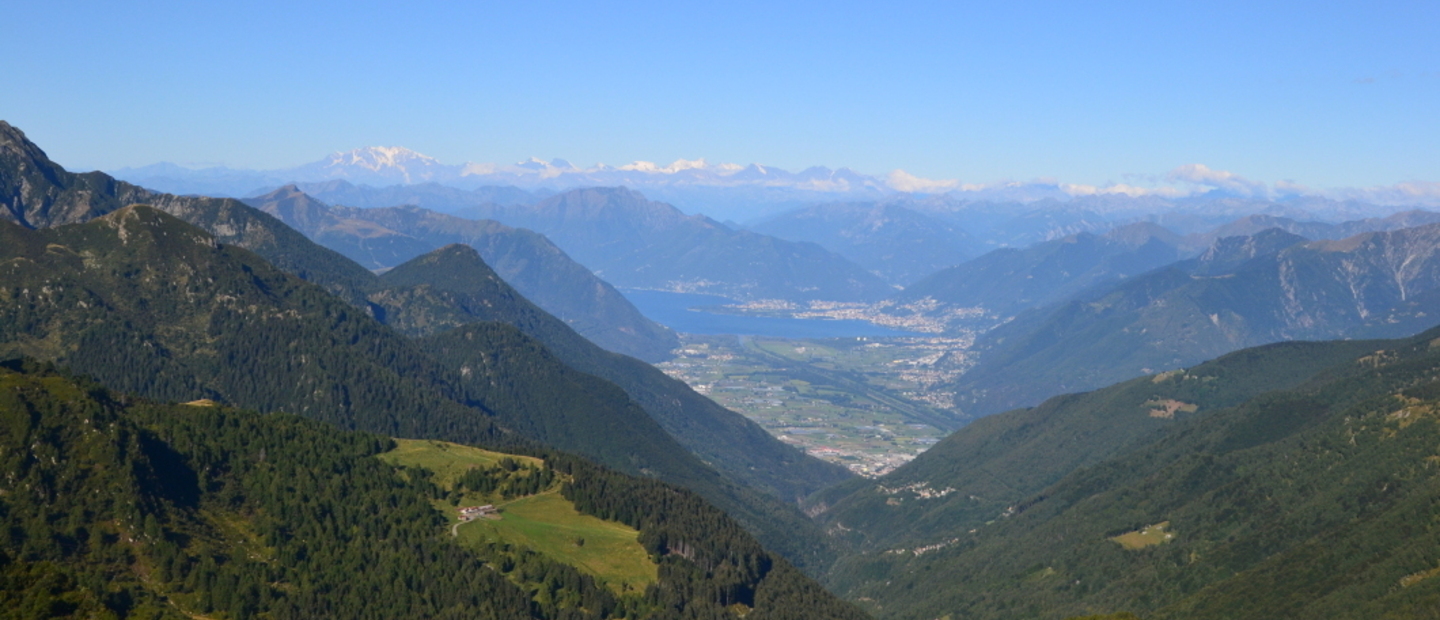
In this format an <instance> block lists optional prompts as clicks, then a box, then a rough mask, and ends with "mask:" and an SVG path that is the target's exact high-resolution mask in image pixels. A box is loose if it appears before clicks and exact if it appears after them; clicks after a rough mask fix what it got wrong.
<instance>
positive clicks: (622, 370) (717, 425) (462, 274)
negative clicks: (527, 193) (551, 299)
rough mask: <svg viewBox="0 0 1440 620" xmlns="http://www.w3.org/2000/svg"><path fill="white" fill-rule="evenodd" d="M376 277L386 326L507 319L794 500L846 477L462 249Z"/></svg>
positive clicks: (726, 463) (700, 447)
mask: <svg viewBox="0 0 1440 620" xmlns="http://www.w3.org/2000/svg"><path fill="white" fill-rule="evenodd" d="M380 280H381V283H382V284H383V285H385V286H387V287H388V288H386V289H382V290H380V291H378V292H377V293H375V294H374V295H372V297H371V298H372V300H374V301H375V302H377V303H380V304H382V305H384V306H385V307H387V308H393V310H391V311H389V312H392V314H391V315H390V316H388V317H387V322H389V323H390V324H392V325H395V326H396V327H398V328H400V329H402V330H406V331H409V332H411V333H415V334H436V332H437V331H438V330H441V329H446V328H449V327H452V326H458V325H461V324H466V323H471V322H474V321H477V320H489V321H504V322H506V323H510V324H513V325H516V326H517V327H519V328H520V330H521V331H524V332H525V333H526V334H529V335H530V336H532V337H534V338H535V339H537V340H539V341H540V342H542V343H544V344H545V346H546V347H547V348H549V349H550V350H551V351H553V352H554V354H555V355H556V357H558V358H560V359H561V360H564V361H565V363H567V364H569V365H571V366H573V367H574V368H576V369H577V370H580V371H582V372H587V373H590V374H593V375H595V376H598V377H601V378H604V379H606V380H608V381H610V382H612V383H614V384H615V385H618V386H620V387H621V388H622V389H624V390H625V392H626V393H627V394H628V395H629V396H630V398H632V399H634V400H635V402H637V403H639V404H640V405H641V406H642V407H644V408H645V410H646V411H648V412H649V413H650V415H651V416H652V417H653V418H655V420H656V421H658V422H659V423H660V425H661V426H663V427H664V428H665V429H666V430H667V431H668V432H669V433H670V434H671V435H673V436H674V437H675V438H676V439H677V440H679V441H680V442H681V443H682V444H684V445H685V446H686V447H687V448H689V449H690V450H691V451H693V452H695V454H697V455H699V456H700V457H701V458H702V459H703V460H705V461H706V462H707V463H709V464H711V466H713V467H715V468H717V469H719V470H720V471H722V472H724V473H725V474H726V475H727V476H730V477H731V478H733V479H735V480H738V481H741V482H743V483H745V484H748V485H751V486H754V487H756V488H759V489H762V490H765V491H768V492H770V493H773V494H775V495H777V496H779V497H782V498H786V499H798V498H801V497H804V496H806V495H809V494H810V493H813V492H815V491H817V490H819V489H820V488H822V487H823V486H825V485H828V484H833V483H835V482H839V481H841V480H844V479H846V478H849V477H850V474H849V472H848V471H846V470H844V468H841V467H839V466H837V465H831V464H829V463H825V462H823V461H820V460H818V459H815V458H812V457H809V456H807V455H805V454H804V453H802V452H801V451H799V450H798V449H796V448H794V447H792V446H789V445H787V444H784V443H781V442H780V441H779V440H777V439H775V438H774V437H773V436H772V435H770V434H769V433H767V432H766V431H765V430H764V429H762V428H760V426H759V425H757V424H755V423H754V422H751V421H750V420H748V419H746V418H744V417H743V416H741V415H739V414H737V413H735V412H733V411H730V410H728V409H725V408H724V407H721V406H720V405H717V404H716V403H715V402H714V401H712V400H710V399H708V398H705V397H704V396H701V395H700V394H698V393H696V392H695V391H694V390H692V389H690V387H689V386H687V385H685V384H684V383H682V382H680V381H677V380H675V379H672V378H670V377H668V376H666V375H665V374H664V373H663V372H661V371H659V370H657V369H656V368H654V367H653V366H650V365H649V364H645V363H643V362H640V361H639V360H636V359H633V358H629V357H625V356H621V355H616V354H613V353H610V352H607V351H603V350H601V349H600V348H599V347H596V346H594V345H593V344H591V343H590V342H588V341H586V340H585V339H583V338H579V337H577V336H576V334H575V333H574V332H573V331H571V330H570V329H568V328H566V327H565V326H564V325H563V324H561V323H560V322H559V321H558V320H556V319H555V317H552V316H550V315H548V314H546V313H544V312H542V311H540V310H539V309H538V308H535V307H534V306H533V305H532V304H530V303H529V302H528V301H526V300H525V299H524V298H523V297H520V296H519V295H515V294H514V293H513V291H512V290H510V289H509V288H508V287H505V286H504V284H503V282H500V280H499V278H498V277H496V276H495V275H494V274H493V272H491V271H490V270H489V269H488V268H487V267H486V266H485V263H484V262H483V261H481V260H480V257H479V256H478V255H476V253H475V252H474V251H473V250H471V249H469V248H466V247H465V246H458V245H457V246H449V247H446V248H441V249H440V250H436V251H435V252H431V253H430V254H427V255H425V256H422V257H419V258H416V259H415V260H412V261H410V262H408V263H406V264H404V265H401V266H399V267H396V268H395V269H393V270H391V271H389V272H387V273H385V275H383V276H381V278H380ZM507 291H508V292H507ZM392 296H393V297H403V298H394V299H392ZM432 299H438V300H437V301H431V300H432ZM452 308H458V309H461V312H455V311H452V310H450V309H452ZM447 338H449V336H447V335H446V334H436V335H434V336H432V337H431V338H429V339H428V340H427V341H428V342H434V343H435V344H436V345H445V350H446V351H450V353H448V354H447V355H444V356H441V357H440V358H439V359H441V360H455V359H458V358H457V357H456V356H457V355H458V356H461V357H463V355H462V354H463V353H464V351H463V350H461V349H456V348H455V347H454V346H453V343H452V344H447ZM451 370H453V371H456V372H459V370H460V366H459V365H458V364H452V368H451Z"/></svg>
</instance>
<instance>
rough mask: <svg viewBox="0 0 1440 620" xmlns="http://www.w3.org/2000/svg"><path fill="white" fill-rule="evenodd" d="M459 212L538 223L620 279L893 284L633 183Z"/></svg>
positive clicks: (875, 294) (779, 291) (768, 295)
mask: <svg viewBox="0 0 1440 620" xmlns="http://www.w3.org/2000/svg"><path fill="white" fill-rule="evenodd" d="M458 214H459V215H463V216H467V217H472V218H477V219H478V218H483V219H493V220H498V221H500V222H504V223H505V224H508V225H510V226H516V227H521V228H528V229H530V230H534V231H536V232H539V233H541V234H544V235H545V236H546V237H548V238H549V239H551V240H552V241H554V242H555V244H556V245H558V246H560V247H561V248H564V249H565V251H566V252H567V253H569V254H570V255H571V256H573V257H574V258H575V260H577V261H579V262H580V263H581V264H583V265H585V266H586V267H589V268H590V269H591V270H592V271H594V272H595V274H596V275H598V276H600V277H601V278H604V279H605V280H606V281H608V282H610V283H612V284H614V285H616V286H620V287H628V288H642V289H658V290H666V291H675V292H690V293H706V294H712V295H720V296H725V297H731V298H734V299H741V300H750V299H786V300H829V301H871V300H878V299H880V298H882V297H885V296H887V295H889V294H890V293H891V292H893V291H894V289H893V288H892V287H891V286H889V285H887V284H885V282H883V281H882V280H880V278H879V277H877V276H875V275H874V274H872V273H870V272H868V271H866V270H864V269H862V268H860V267H859V266H858V265H855V264H854V263H851V262H850V261H848V260H846V259H845V258H844V257H842V256H840V255H838V254H835V253H833V252H830V251H828V250H825V249H824V248H821V247H820V246H817V245H814V244H810V243H803V242H799V243H797V242H792V241H784V240H781V239H777V238H775V237H770V236H767V235H761V234H758V233H754V232H750V231H747V230H735V229H732V228H730V227H729V226H726V225H724V224H721V223H719V222H716V221H714V220H712V219H710V218H707V217H704V216H701V215H685V214H684V213H682V212H681V211H680V210H679V209H676V208H675V207H673V206H671V205H668V204H665V203H660V202H654V201H651V200H649V199H647V198H646V197H645V196H643V195H641V194H640V193H638V192H635V191H632V190H628V189H625V188H618V187H617V188H589V189H579V190H571V191H567V192H564V193H561V194H557V195H555V196H551V197H549V198H546V199H545V200H542V201H540V202H538V203H536V204H534V205H524V206H503V205H497V204H490V205H484V206H478V207H472V208H469V209H466V210H463V211H460V212H458Z"/></svg>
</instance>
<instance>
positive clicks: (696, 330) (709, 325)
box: [620, 289, 920, 338]
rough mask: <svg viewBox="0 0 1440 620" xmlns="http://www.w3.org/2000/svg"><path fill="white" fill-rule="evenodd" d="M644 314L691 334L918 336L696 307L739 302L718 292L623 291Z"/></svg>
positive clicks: (871, 325)
mask: <svg viewBox="0 0 1440 620" xmlns="http://www.w3.org/2000/svg"><path fill="white" fill-rule="evenodd" d="M620 292H621V293H623V294H624V295H625V298H626V299H629V300H630V303H632V304H635V307H636V308H639V309H640V313H641V314H644V315H645V316H646V317H647V318H649V319H650V320H652V321H655V322H656V323H659V324H661V325H664V326H666V327H669V328H670V329H673V330H675V331H677V332H682V333H687V334H712V335H713V334H736V335H742V336H768V337H771V338H856V337H860V336H869V337H893V336H918V335H920V334H913V333H910V332H903V331H899V330H894V329H889V328H886V327H881V326H879V325H875V324H874V323H870V322H867V321H854V320H846V321H836V320H830V319H788V318H778V317H767V316H745V315H738V314H715V313H711V312H702V311H698V310H692V308H696V307H700V306H722V305H726V304H733V303H736V302H735V301H734V300H732V299H727V298H724V297H719V296H716V295H697V294H694V293H667V292H663V291H640V290H633V289H627V290H621V291H620Z"/></svg>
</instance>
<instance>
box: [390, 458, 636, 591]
mask: <svg viewBox="0 0 1440 620" xmlns="http://www.w3.org/2000/svg"><path fill="white" fill-rule="evenodd" d="M396 443H397V444H398V446H397V447H396V448H395V449H394V450H392V451H390V452H387V453H385V454H382V455H380V458H381V459H383V460H384V461H385V462H387V463H390V464H392V465H402V466H405V467H419V468H424V469H427V470H429V471H430V472H432V473H433V474H434V480H435V482H436V483H437V484H439V485H440V486H441V487H442V488H445V489H447V490H448V489H450V488H452V487H453V486H454V484H455V482H456V481H457V480H459V479H460V477H461V476H462V475H464V473H465V472H466V471H468V470H470V469H472V468H477V467H481V468H488V467H493V466H495V465H496V464H498V463H500V461H501V460H502V459H505V458H511V459H514V460H515V461H517V462H518V463H520V464H521V465H522V466H523V465H530V466H534V467H539V466H541V465H542V464H543V461H541V460H540V459H537V458H533V457H527V456H514V455H509V454H504V453H500V452H492V451H489V450H482V449H479V448H472V447H469V446H462V445H459V444H453V443H448V442H444V441H430V440H413V439H397V440H396ZM523 471H524V470H521V472H523ZM517 475H521V473H520V472H517ZM461 503H462V504H464V505H477V504H485V503H493V504H495V505H496V507H498V508H499V510H500V514H499V515H498V517H495V518H481V519H476V520H474V521H471V522H469V523H461V524H459V526H458V527H454V528H453V529H452V531H454V532H455V533H456V535H457V536H458V537H459V539H460V541H461V543H462V544H479V543H483V542H504V543H509V544H512V545H517V546H522V547H527V548H530V549H532V550H534V551H537V552H539V553H541V554H544V555H545V556H547V557H549V558H551V559H553V560H556V561H559V562H563V563H565V564H569V565H571V566H574V567H575V568H577V569H579V570H581V571H583V572H586V573H589V574H590V575H593V576H594V577H596V578H597V579H599V580H601V581H603V582H605V583H606V584H609V585H610V587H611V588H613V589H615V590H616V591H617V592H625V591H627V590H630V591H643V590H644V589H645V586H646V585H649V584H651V583H654V582H655V581H656V579H657V577H658V576H657V568H656V565H655V563H654V562H652V561H651V560H650V555H649V554H648V553H646V552H645V549H644V547H642V546H641V545H640V543H639V541H638V538H639V536H640V532H639V531H637V530H635V529H632V528H630V527H628V526H625V525H622V524H620V523H615V522H613V521H605V520H603V519H599V518H597V517H593V516H590V515H585V514H581V513H580V512H579V511H577V510H575V506H574V505H573V504H571V503H570V501H569V500H567V499H565V498H564V497H563V496H561V495H560V482H558V481H557V482H556V484H554V485H552V486H551V487H550V488H548V489H545V490H543V491H541V492H540V493H538V494H535V495H530V496H528V497H522V498H519V499H512V500H509V501H502V500H500V499H499V498H495V497H486V496H483V495H480V494H475V493H466V494H465V496H464V499H463V501H462V502H461ZM436 508H437V509H439V510H444V511H445V513H446V516H447V517H448V518H449V519H450V520H451V521H452V523H453V522H456V521H458V517H457V515H456V513H455V510H454V508H453V507H452V506H450V505H448V504H447V503H446V502H437V504H436Z"/></svg>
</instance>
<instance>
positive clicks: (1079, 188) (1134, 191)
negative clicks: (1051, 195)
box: [1060, 183, 1193, 198]
mask: <svg viewBox="0 0 1440 620" xmlns="http://www.w3.org/2000/svg"><path fill="white" fill-rule="evenodd" d="M1060 189H1061V190H1062V191H1064V192H1065V193H1067V194H1070V195H1071V196H1104V195H1113V194H1124V195H1126V196H1129V197H1131V198H1139V197H1140V196H1162V197H1164V198H1180V197H1183V196H1188V195H1190V194H1191V193H1193V192H1189V191H1186V190H1183V189H1179V188H1175V187H1140V186H1137V185H1127V184H1125V183H1115V184H1112V185H1106V186H1103V187H1102V186H1097V185H1076V184H1072V183H1062V184H1060Z"/></svg>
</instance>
